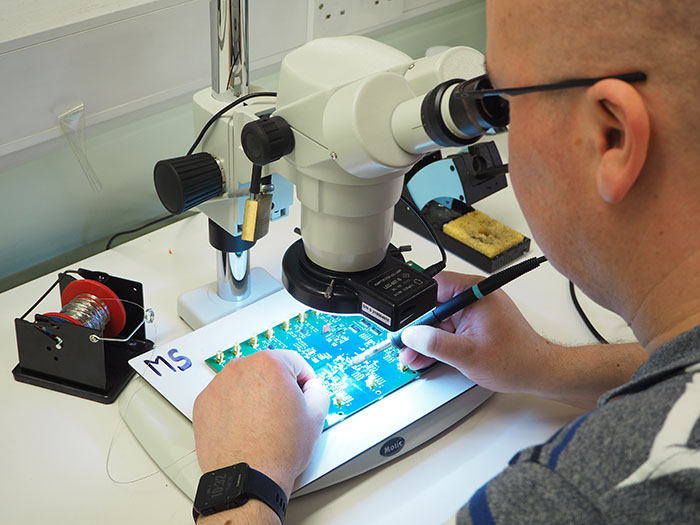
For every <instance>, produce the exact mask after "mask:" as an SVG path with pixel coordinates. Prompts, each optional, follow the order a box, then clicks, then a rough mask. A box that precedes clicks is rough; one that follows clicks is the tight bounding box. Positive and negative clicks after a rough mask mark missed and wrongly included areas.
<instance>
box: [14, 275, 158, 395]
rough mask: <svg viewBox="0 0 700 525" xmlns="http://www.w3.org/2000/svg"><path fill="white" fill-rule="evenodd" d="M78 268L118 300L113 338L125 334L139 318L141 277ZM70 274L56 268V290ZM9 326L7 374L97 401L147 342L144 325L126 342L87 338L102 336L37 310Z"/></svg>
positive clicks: (126, 375) (120, 385)
mask: <svg viewBox="0 0 700 525" xmlns="http://www.w3.org/2000/svg"><path fill="white" fill-rule="evenodd" d="M78 273H79V274H80V275H81V276H82V277H84V278H86V279H92V280H95V281H98V282H100V283H102V284H104V285H105V286H107V287H108V288H110V289H111V290H112V291H114V293H115V294H116V295H117V296H118V297H119V299H120V300H122V302H123V304H124V308H125V310H126V325H125V326H124V329H123V330H122V332H121V333H120V334H118V335H117V336H116V337H115V339H123V338H125V337H126V336H128V335H129V334H131V333H132V332H133V331H134V330H135V329H136V327H137V326H139V324H140V323H141V322H142V321H143V318H144V309H143V287H142V285H141V283H138V282H136V281H129V280H126V279H121V278H119V277H114V276H111V275H108V274H106V273H101V272H93V271H90V270H84V269H80V270H78ZM73 280H75V279H74V278H73V277H70V276H68V275H67V274H61V275H60V283H59V284H60V289H61V291H63V289H64V288H65V287H66V286H67V285H68V284H69V283H70V282H71V281H73ZM15 330H16V333H17V350H18V353H19V364H18V365H17V366H16V367H15V368H14V369H13V370H12V374H13V375H14V377H15V379H16V380H17V381H21V382H23V383H29V384H32V385H36V386H41V387H43V388H48V389H51V390H55V391H57V392H63V393H66V394H71V395H74V396H78V397H82V398H85V399H90V400H92V401H97V402H100V403H112V402H113V401H114V400H115V399H116V398H117V396H118V395H119V394H120V393H121V391H122V390H123V389H124V387H125V386H126V384H127V383H128V382H129V380H130V379H131V378H132V377H133V375H134V373H135V372H134V370H133V369H132V368H131V367H130V366H129V363H128V361H129V359H131V358H132V357H136V356H137V355H140V354H142V353H143V352H146V351H148V350H150V349H151V348H153V342H152V341H150V340H148V339H146V329H145V327H144V326H140V327H139V329H138V330H136V332H135V333H134V335H133V336H132V337H131V338H130V339H129V340H128V341H126V342H115V341H103V340H102V339H95V338H93V339H94V341H95V342H93V340H91V336H97V337H98V338H102V337H103V334H102V332H100V331H98V330H93V329H91V328H87V327H84V326H80V325H75V324H71V323H61V322H56V321H54V320H52V319H49V318H47V317H45V316H43V315H39V314H37V315H36V316H35V320H34V322H30V321H27V320H25V319H15Z"/></svg>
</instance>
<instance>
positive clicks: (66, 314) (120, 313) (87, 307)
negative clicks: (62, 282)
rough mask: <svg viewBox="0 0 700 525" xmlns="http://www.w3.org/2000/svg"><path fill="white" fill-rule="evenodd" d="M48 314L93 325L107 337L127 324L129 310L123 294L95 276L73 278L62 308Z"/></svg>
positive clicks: (81, 323) (68, 320) (62, 319)
mask: <svg viewBox="0 0 700 525" xmlns="http://www.w3.org/2000/svg"><path fill="white" fill-rule="evenodd" d="M44 316H45V317H48V318H49V319H52V320H55V321H62V322H69V323H72V324H77V325H81V326H85V327H87V328H92V329H93V330H98V331H100V332H102V333H103V335H104V336H105V337H114V336H116V335H117V334H119V333H120V332H121V331H122V330H123V329H124V326H125V325H126V310H125V308H124V305H123V304H122V301H121V300H120V299H119V296H118V295H117V294H116V293H114V291H113V290H111V289H110V288H108V287H107V286H105V285H104V284H102V283H99V282H97V281H93V280H91V279H80V280H77V281H73V282H71V283H70V284H68V286H66V287H65V289H64V290H63V293H61V311H60V312H49V313H46V314H44Z"/></svg>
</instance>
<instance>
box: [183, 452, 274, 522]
mask: <svg viewBox="0 0 700 525" xmlns="http://www.w3.org/2000/svg"><path fill="white" fill-rule="evenodd" d="M212 494H215V495H214V496H212ZM250 498H255V499H258V500H260V501H262V502H263V503H265V504H266V505H267V506H268V507H270V508H271V509H272V510H273V511H274V512H275V514H277V516H278V517H279V519H280V522H282V523H284V517H285V514H286V512H287V495H286V494H285V493H284V490H282V488H281V487H280V486H279V485H278V484H277V483H275V481H274V480H273V479H271V478H269V477H268V476H266V475H265V474H263V473H262V472H260V471H258V470H255V469H253V468H250V467H249V466H248V464H247V463H238V464H236V465H231V466H229V467H224V468H221V469H217V470H213V471H211V472H208V473H206V474H203V475H202V478H201V479H200V481H199V487H198V489H197V494H196V496H195V502H194V505H193V507H192V517H193V518H194V521H195V522H196V521H197V518H199V516H200V514H204V515H211V514H215V513H217V512H223V511H225V510H230V509H234V508H237V507H240V506H241V505H244V504H245V503H246V502H247V501H248V500H249V499H250Z"/></svg>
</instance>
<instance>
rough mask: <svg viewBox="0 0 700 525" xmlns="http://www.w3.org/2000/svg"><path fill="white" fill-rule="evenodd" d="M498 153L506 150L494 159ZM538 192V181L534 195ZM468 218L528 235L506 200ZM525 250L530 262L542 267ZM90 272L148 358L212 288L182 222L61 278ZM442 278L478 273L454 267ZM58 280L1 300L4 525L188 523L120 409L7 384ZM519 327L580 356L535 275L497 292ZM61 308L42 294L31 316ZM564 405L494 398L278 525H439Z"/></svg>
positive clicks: (611, 319)
mask: <svg viewBox="0 0 700 525" xmlns="http://www.w3.org/2000/svg"><path fill="white" fill-rule="evenodd" d="M501 147H502V149H503V146H501ZM535 183H536V181H535ZM477 208H479V209H480V210H482V211H484V212H486V213H488V214H490V215H491V216H493V217H495V218H497V219H498V220H500V221H501V222H504V223H505V224H508V225H510V226H512V227H514V228H516V229H517V230H519V231H521V232H522V233H524V234H526V235H529V230H528V229H527V225H526V224H525V222H524V220H523V218H522V215H521V213H520V210H519V208H518V206H517V203H516V201H515V199H514V197H513V194H512V191H511V190H510V189H507V190H503V191H501V192H499V193H498V194H496V195H493V196H491V197H489V198H488V199H486V200H485V201H484V202H482V203H479V204H477ZM298 214H299V207H298V205H295V207H294V209H293V211H292V213H291V218H289V219H286V220H282V221H279V222H276V223H273V224H272V226H271V233H270V234H269V235H268V236H267V237H266V238H264V239H263V240H261V241H260V242H258V244H257V245H256V246H255V248H254V249H253V251H252V257H251V258H252V263H253V265H254V266H262V267H264V268H266V269H267V270H268V271H269V272H270V273H271V274H272V275H275V276H279V275H280V266H281V257H282V254H283V251H284V249H285V248H286V246H288V245H289V244H290V243H291V241H292V240H293V239H294V238H295V235H294V234H293V233H292V229H293V228H294V227H295V226H297V225H298V217H299V215H298ZM393 242H394V243H395V244H397V245H402V244H412V245H413V247H414V251H413V252H412V253H411V254H409V258H411V259H413V260H415V261H416V262H417V263H418V264H421V265H423V266H427V265H429V264H431V263H433V262H435V261H436V260H437V259H438V252H437V249H436V248H435V247H434V246H432V245H430V243H428V242H427V241H425V240H424V239H422V238H420V237H419V236H418V235H416V234H414V233H412V232H410V231H408V230H406V229H405V228H403V227H401V226H398V225H397V226H396V228H395V233H394V238H393ZM539 253H540V252H539V250H538V248H537V247H536V246H535V245H534V242H533V246H532V249H531V251H530V255H536V254H539ZM79 267H83V268H87V269H91V270H99V271H103V272H107V273H110V274H113V275H115V276H118V277H124V278H127V279H132V280H135V281H139V282H142V283H143V285H144V293H145V303H146V306H147V307H150V308H153V309H154V310H155V312H156V321H155V323H154V325H151V326H149V327H148V329H147V330H148V336H149V338H151V339H152V340H154V341H155V343H156V345H160V344H164V343H166V342H168V341H170V340H173V339H175V338H177V337H179V336H181V335H183V334H185V333H187V332H188V331H189V329H188V327H187V325H185V323H184V322H183V321H182V320H180V319H179V318H178V316H177V313H176V300H177V296H178V294H180V293H181V292H183V291H186V290H189V289H191V288H195V287H197V286H200V285H202V284H205V283H207V282H210V281H213V280H214V279H215V263H214V251H213V249H212V248H211V247H210V246H209V243H208V233H207V222H206V217H204V216H202V215H197V216H195V217H192V218H189V219H186V220H183V221H180V222H178V223H176V224H173V225H170V226H168V227H165V228H163V229H161V230H159V231H156V232H154V233H152V234H149V235H146V236H144V237H141V238H139V239H137V240H134V241H132V242H129V243H126V244H124V245H121V246H118V247H116V248H113V249H112V250H110V251H108V252H104V253H101V254H99V255H96V256H94V257H90V258H89V259H86V260H84V261H80V262H78V263H76V264H74V265H71V266H70V268H75V269H77V268H79ZM448 269H449V270H455V271H462V272H472V273H481V272H478V271H476V270H475V269H474V268H473V267H472V266H471V265H469V264H467V263H466V262H464V261H462V260H461V259H459V258H457V257H456V256H454V255H450V256H449V259H448ZM55 278H56V273H52V274H50V275H46V276H44V277H41V278H39V279H36V280H34V281H32V282H29V283H27V284H25V285H22V286H20V287H18V288H15V289H13V290H10V291H7V292H5V293H3V294H0V314H1V316H2V317H1V318H2V324H1V325H0V334H1V335H2V340H4V341H5V345H4V348H3V351H2V353H1V354H0V367H1V368H2V370H3V371H4V372H3V374H2V379H0V400H1V401H0V403H2V414H3V431H2V432H1V433H0V450H1V451H2V458H3V461H2V467H0V472H1V474H0V483H1V485H0V500H2V501H3V502H4V505H3V514H2V521H3V523H12V524H39V523H51V524H57V523H60V524H64V523H65V524H68V523H71V524H76V523H77V524H82V523H86V524H87V523H89V524H95V523H100V524H102V525H109V524H126V523H128V524H141V523H143V524H146V523H147V524H170V525H179V524H182V525H185V524H191V523H192V514H191V502H190V501H189V500H188V499H187V498H186V497H185V496H184V495H183V494H182V493H181V492H180V491H179V490H178V489H177V488H175V487H174V486H172V484H171V483H170V482H169V480H168V479H167V478H166V477H165V476H164V475H163V474H162V473H160V472H159V471H158V469H157V467H156V466H155V465H154V464H153V462H152V461H151V460H150V458H149V457H148V455H147V454H146V453H145V452H144V451H143V450H142V449H141V447H140V445H139V444H138V442H136V440H135V438H134V437H133V436H132V434H131V433H130V431H129V429H128V428H127V427H126V426H125V424H124V422H123V421H122V419H121V417H120V415H119V411H118V407H117V404H116V403H114V404H112V405H102V404H99V403H95V402H92V401H87V400H83V399H79V398H76V397H71V396H69V395H65V394H61V393H57V392H53V391H50V390H45V389H42V388H39V387H35V386H30V385H27V384H23V383H19V382H16V381H15V380H14V379H13V376H12V374H11V370H12V368H14V366H15V365H16V364H17V362H18V358H17V348H16V342H15V341H16V340H15V333H14V318H16V317H18V316H20V315H22V313H24V311H25V310H26V309H27V308H28V307H29V306H30V305H31V304H32V303H33V302H34V301H35V300H36V299H38V297H39V296H40V295H41V294H42V293H43V292H44V291H45V290H46V289H47V288H48V287H49V286H50V285H51V283H52V282H53V281H54V280H55ZM506 291H508V292H509V293H510V295H511V297H513V299H514V300H515V301H516V302H517V303H518V305H519V306H520V307H521V308H522V309H523V311H524V313H525V315H526V316H527V317H528V319H529V320H530V322H532V323H533V325H534V326H535V327H536V328H537V329H538V330H539V331H540V332H542V333H544V334H545V335H547V336H549V337H550V338H553V339H555V340H557V341H560V342H566V343H571V344H577V343H586V342H591V341H592V337H591V336H590V334H589V333H588V332H587V330H586V328H585V327H584V326H583V323H582V322H581V321H580V319H579V318H578V317H577V315H576V313H575V310H574V308H573V305H572V304H571V301H570V299H569V296H568V288H567V281H566V280H565V279H564V278H563V277H562V276H561V275H559V274H558V273H557V272H556V271H555V270H554V269H553V268H552V267H551V266H550V265H545V266H544V267H541V268H540V269H538V270H536V271H534V272H533V273H531V274H528V275H527V276H525V277H523V278H521V279H520V280H518V281H516V282H514V283H511V284H510V285H508V286H507V287H506ZM580 299H581V301H582V303H583V305H584V308H585V309H586V310H587V311H588V312H589V315H590V317H591V318H592V320H593V322H594V323H595V324H596V326H598V328H599V330H600V331H601V332H602V333H603V334H604V335H606V336H608V337H610V338H612V339H615V340H623V339H624V340H629V339H631V335H630V332H629V330H628V329H627V328H626V326H625V325H624V323H623V322H622V321H621V320H620V319H619V318H617V317H616V316H613V315H612V314H610V313H608V312H605V311H603V310H602V309H600V308H599V307H597V306H595V305H593V304H592V303H591V302H590V301H588V300H587V299H586V298H585V297H583V296H582V295H581V296H580ZM57 306H59V299H58V293H57V292H56V291H53V292H52V294H51V295H50V296H49V297H48V298H47V299H46V300H45V302H44V303H43V304H42V305H41V306H40V307H39V308H38V310H37V311H38V312H40V313H43V312H45V311H49V310H52V309H54V308H56V307H57ZM580 413H581V411H580V410H577V409H574V408H571V407H568V406H566V405H562V404H558V403H554V402H547V401H542V400H538V399H535V398H533V397H530V396H525V395H504V394H496V395H494V396H493V397H492V398H491V399H490V400H489V401H487V402H486V403H485V404H484V405H483V406H482V407H481V408H480V409H478V410H477V411H476V412H475V413H474V414H473V415H472V416H470V417H468V418H466V419H464V420H462V421H461V422H460V423H458V424H457V425H456V426H455V427H453V428H452V429H451V430H449V431H448V432H446V433H444V434H443V435H442V436H440V437H438V438H436V439H434V440H432V441H431V442H429V443H427V444H426V445H424V446H422V447H420V448H419V449H417V450H416V451H413V452H411V453H409V454H407V455H405V456H402V457H401V458H400V459H398V460H396V461H394V462H390V463H389V464H387V465H385V466H383V467H380V468H378V469H375V470H373V471H370V472H369V473H367V474H364V475H362V476H359V477H357V478H355V479H352V480H350V481H347V482H344V483H342V484H339V485H336V486H334V487H331V488H329V489H325V490H323V491H320V492H317V493H314V494H311V495H308V496H303V497H300V498H297V499H294V500H292V502H291V503H290V505H289V512H288V514H287V520H286V522H285V523H287V524H289V525H294V524H301V523H303V524H318V525H334V524H357V523H363V524H366V525H370V524H375V523H376V524H380V523H381V524H414V523H415V524H425V525H430V524H439V523H442V522H443V521H445V520H446V519H448V518H449V517H450V516H451V515H452V514H453V513H454V512H455V511H456V510H457V509H458V508H459V507H460V506H461V504H462V503H464V502H465V501H466V500H467V499H468V498H469V497H470V496H471V494H472V493H473V492H474V491H475V490H476V489H478V488H479V487H480V486H481V485H482V484H483V483H484V482H485V481H487V480H488V479H490V478H491V477H493V476H494V475H495V474H497V473H498V472H499V471H500V470H501V469H503V467H504V466H506V464H507V462H508V460H509V459H510V458H511V457H512V456H513V454H515V453H516V452H517V451H518V450H520V449H521V448H523V447H526V446H529V445H533V444H536V443H538V442H541V441H543V440H546V439H547V438H548V437H549V436H550V435H551V434H552V433H553V432H554V431H555V430H556V429H557V428H559V427H560V426H561V425H562V424H564V423H566V422H567V421H569V420H570V419H571V418H573V417H575V416H577V415H578V414H580Z"/></svg>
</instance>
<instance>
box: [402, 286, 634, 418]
mask: <svg viewBox="0 0 700 525" xmlns="http://www.w3.org/2000/svg"><path fill="white" fill-rule="evenodd" d="M481 279H483V277H478V276H473V275H463V274H458V273H452V272H442V273H440V274H438V275H437V276H436V277H435V280H436V281H437V282H438V297H437V300H438V302H439V303H443V302H445V301H448V300H449V299H451V298H452V297H454V296H455V295H457V294H459V293H461V292H462V291H464V290H466V289H468V288H471V287H472V286H473V285H474V284H476V283H477V282H479V281H480V280H481ZM402 339H403V341H404V343H405V344H406V345H407V347H408V348H406V349H405V350H404V351H403V352H402V353H401V355H400V359H401V362H402V363H404V364H406V365H408V366H409V367H411V368H412V369H414V370H418V369H421V368H425V367H426V366H428V365H430V364H431V363H433V362H434V361H435V360H438V361H442V362H444V363H447V364H448V365H451V366H453V367H454V368H456V369H458V370H459V371H460V372H462V373H463V374H464V375H465V376H467V377H468V378H469V379H471V380H472V381H474V382H475V383H477V384H479V385H481V386H483V387H485V388H488V389H489V390H493V391H496V392H510V393H529V394H534V395H537V396H540V397H545V398H548V399H554V400H557V401H562V402H566V403H569V404H572V405H576V406H581V407H584V408H592V407H593V406H595V402H596V400H597V399H598V397H599V396H600V395H601V394H603V393H604V392H606V391H607V390H609V389H611V388H614V387H616V386H618V385H620V384H622V383H624V382H626V381H627V380H629V378H630V376H631V375H632V373H634V371H635V370H636V369H637V368H638V367H639V365H641V363H643V362H644V361H645V360H646V358H647V354H646V352H645V351H644V349H643V348H642V347H641V346H640V345H639V344H637V343H631V344H624V345H593V346H585V347H575V348H571V347H564V346H560V345H557V344H554V343H551V342H550V341H548V340H547V339H545V338H544V337H542V336H541V335H539V334H538V333H537V332H535V330H534V329H533V328H532V326H530V324H529V323H528V322H527V320H526V319H525V318H524V317H523V315H522V314H521V313H520V311H519V310H518V308H517V306H516V305H515V303H513V301H512V300H511V299H510V298H509V297H508V296H507V295H506V294H505V293H504V292H503V291H501V290H496V291H495V292H493V293H491V294H489V295H488V296H487V297H485V298H483V299H481V300H479V301H477V302H476V303H474V304H473V305H471V306H470V307H468V308H466V309H465V310H461V311H459V312H457V313H455V314H454V315H452V316H451V317H450V318H449V319H447V320H446V321H444V322H443V323H442V324H441V325H440V328H439V329H438V328H433V327H430V326H416V327H409V328H406V329H405V330H404V332H403V334H402Z"/></svg>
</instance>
